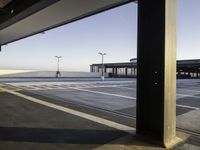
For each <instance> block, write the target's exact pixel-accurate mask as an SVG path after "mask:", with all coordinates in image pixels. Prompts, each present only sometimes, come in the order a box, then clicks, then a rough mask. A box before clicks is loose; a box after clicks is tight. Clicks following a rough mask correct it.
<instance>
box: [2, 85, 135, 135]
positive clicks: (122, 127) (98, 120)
mask: <svg viewBox="0 0 200 150" xmlns="http://www.w3.org/2000/svg"><path fill="white" fill-rule="evenodd" d="M0 90H3V91H5V92H8V93H10V94H13V95H16V96H18V97H21V98H24V99H26V100H29V101H31V102H34V103H37V104H41V105H44V106H47V107H50V108H53V109H56V110H59V111H62V112H66V113H69V114H72V115H75V116H78V117H81V118H84V119H87V120H91V121H93V122H96V123H99V124H103V125H106V126H108V127H111V128H115V129H118V130H121V131H124V132H127V133H130V134H133V133H134V132H135V128H133V127H130V126H126V125H123V124H119V123H116V122H113V121H110V120H107V119H103V118H100V117H97V116H94V115H90V114H86V113H83V112H80V111H77V110H73V109H70V108H66V107H63V106H59V105H56V104H53V103H49V102H46V101H43V100H40V99H37V98H34V97H31V96H27V95H24V94H21V93H18V92H15V91H12V90H8V89H5V88H2V87H0Z"/></svg>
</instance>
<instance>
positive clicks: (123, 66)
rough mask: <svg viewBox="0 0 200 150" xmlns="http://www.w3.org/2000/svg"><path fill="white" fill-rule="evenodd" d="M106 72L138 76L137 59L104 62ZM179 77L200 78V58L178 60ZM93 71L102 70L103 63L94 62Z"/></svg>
mask: <svg viewBox="0 0 200 150" xmlns="http://www.w3.org/2000/svg"><path fill="white" fill-rule="evenodd" d="M103 68H104V72H105V73H107V75H108V77H127V78H129V77H137V59H136V58H133V59H130V62H123V63H104V64H103ZM176 70H177V78H200V59H192V60H177V69H176ZM90 71H91V72H102V64H92V65H91V66H90Z"/></svg>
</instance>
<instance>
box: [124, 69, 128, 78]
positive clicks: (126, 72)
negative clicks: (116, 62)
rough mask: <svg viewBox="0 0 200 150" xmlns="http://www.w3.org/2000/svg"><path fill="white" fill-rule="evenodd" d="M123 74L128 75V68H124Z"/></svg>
mask: <svg viewBox="0 0 200 150" xmlns="http://www.w3.org/2000/svg"><path fill="white" fill-rule="evenodd" d="M125 76H126V77H127V76H128V68H125Z"/></svg>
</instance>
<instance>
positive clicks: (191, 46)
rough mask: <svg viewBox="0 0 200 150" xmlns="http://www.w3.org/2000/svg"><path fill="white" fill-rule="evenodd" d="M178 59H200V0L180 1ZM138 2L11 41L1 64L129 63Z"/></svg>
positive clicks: (70, 67) (80, 67)
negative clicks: (100, 53)
mask: <svg viewBox="0 0 200 150" xmlns="http://www.w3.org/2000/svg"><path fill="white" fill-rule="evenodd" d="M177 2H178V4H177V59H200V9H199V8H200V0H177ZM136 43H137V5H136V4H134V3H130V4H127V5H124V6H121V7H118V8H115V9H112V10H109V11H106V12H103V13H100V14H97V15H95V16H91V17H88V18H86V19H83V20H80V21H77V22H74V23H71V24H68V25H65V26H62V27H59V28H56V29H53V30H50V31H47V32H46V33H45V34H38V35H35V36H32V37H29V38H26V39H23V40H20V41H17V42H14V43H11V44H9V45H7V46H3V51H2V52H1V53H0V69H3V68H4V69H28V70H32V69H33V70H55V69H56V58H55V57H54V56H56V55H59V56H60V55H61V56H62V57H63V58H62V59H61V63H60V65H61V70H65V71H89V65H90V64H93V63H100V62H101V57H100V55H98V52H99V51H103V52H106V53H107V55H106V56H105V62H128V61H129V60H130V58H135V57H136V55H137V54H136V47H137V45H136Z"/></svg>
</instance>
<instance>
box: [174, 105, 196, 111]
mask: <svg viewBox="0 0 200 150" xmlns="http://www.w3.org/2000/svg"><path fill="white" fill-rule="evenodd" d="M176 106H178V107H183V108H190V109H195V110H199V109H200V108H198V107H192V106H186V105H179V104H176Z"/></svg>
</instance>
